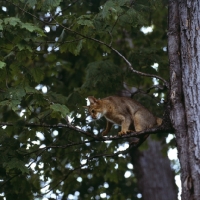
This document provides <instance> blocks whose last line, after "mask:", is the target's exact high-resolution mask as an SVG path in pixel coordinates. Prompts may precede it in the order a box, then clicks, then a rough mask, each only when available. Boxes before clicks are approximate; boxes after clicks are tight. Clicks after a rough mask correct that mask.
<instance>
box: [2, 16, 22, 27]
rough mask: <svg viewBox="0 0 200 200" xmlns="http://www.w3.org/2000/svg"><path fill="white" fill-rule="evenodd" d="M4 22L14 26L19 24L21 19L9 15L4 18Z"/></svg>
mask: <svg viewBox="0 0 200 200" xmlns="http://www.w3.org/2000/svg"><path fill="white" fill-rule="evenodd" d="M4 23H5V24H10V25H11V26H16V25H17V24H21V21H20V19H19V18H16V17H9V18H5V19H4Z"/></svg>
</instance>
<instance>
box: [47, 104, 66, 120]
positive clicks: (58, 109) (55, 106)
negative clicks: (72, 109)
mask: <svg viewBox="0 0 200 200" xmlns="http://www.w3.org/2000/svg"><path fill="white" fill-rule="evenodd" d="M50 108H51V109H52V110H53V111H54V112H60V113H61V115H62V117H66V115H67V114H69V109H68V108H67V107H66V106H65V105H61V104H57V103H56V104H53V105H50Z"/></svg>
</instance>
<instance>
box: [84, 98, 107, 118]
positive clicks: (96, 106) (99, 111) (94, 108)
mask: <svg viewBox="0 0 200 200" xmlns="http://www.w3.org/2000/svg"><path fill="white" fill-rule="evenodd" d="M88 100H89V102H90V105H89V106H83V107H84V108H86V109H87V110H88V112H89V113H90V115H91V117H92V118H93V119H100V118H101V117H102V116H103V115H104V110H103V106H102V102H101V100H98V99H96V98H95V97H93V96H89V97H88Z"/></svg>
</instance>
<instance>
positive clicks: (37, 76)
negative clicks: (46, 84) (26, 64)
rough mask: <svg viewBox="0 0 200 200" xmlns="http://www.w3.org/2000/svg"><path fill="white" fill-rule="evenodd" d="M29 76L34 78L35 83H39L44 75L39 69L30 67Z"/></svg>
mask: <svg viewBox="0 0 200 200" xmlns="http://www.w3.org/2000/svg"><path fill="white" fill-rule="evenodd" d="M30 74H31V76H32V77H33V78H34V80H35V82H36V83H40V82H41V81H42V80H43V78H44V73H43V71H42V69H41V68H38V67H32V68H31V69H30Z"/></svg>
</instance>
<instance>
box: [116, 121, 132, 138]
mask: <svg viewBox="0 0 200 200" xmlns="http://www.w3.org/2000/svg"><path fill="white" fill-rule="evenodd" d="M130 124H131V120H130V119H127V118H124V120H123V121H122V123H121V131H120V132H119V133H118V135H119V136H121V135H126V134H127V132H129V126H130Z"/></svg>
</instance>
